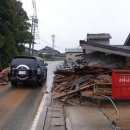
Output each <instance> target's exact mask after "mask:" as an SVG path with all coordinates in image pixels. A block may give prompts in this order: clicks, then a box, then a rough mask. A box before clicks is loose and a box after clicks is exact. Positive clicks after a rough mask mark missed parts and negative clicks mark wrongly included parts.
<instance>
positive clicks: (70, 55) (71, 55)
mask: <svg viewBox="0 0 130 130" xmlns="http://www.w3.org/2000/svg"><path fill="white" fill-rule="evenodd" d="M82 54H83V50H82V49H81V48H68V49H66V60H67V61H68V60H70V61H76V60H78V59H81V58H82Z"/></svg>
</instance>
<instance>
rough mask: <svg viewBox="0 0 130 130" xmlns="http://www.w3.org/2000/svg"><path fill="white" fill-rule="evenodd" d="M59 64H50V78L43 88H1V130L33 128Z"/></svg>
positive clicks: (21, 86)
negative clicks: (55, 68) (41, 102)
mask: <svg viewBox="0 0 130 130" xmlns="http://www.w3.org/2000/svg"><path fill="white" fill-rule="evenodd" d="M57 64H59V62H48V77H47V80H46V81H45V83H44V84H43V86H42V87H36V86H35V84H29V85H27V84H26V85H25V84H19V85H18V86H17V87H11V85H10V84H8V85H7V86H4V87H0V130H28V129H29V128H30V127H31V124H32V122H33V119H34V117H35V115H36V113H37V109H38V107H39V104H40V101H41V99H42V97H43V95H44V93H45V92H46V91H49V90H50V88H51V86H52V81H53V70H54V67H55V66H56V65H57ZM46 88H47V90H46Z"/></svg>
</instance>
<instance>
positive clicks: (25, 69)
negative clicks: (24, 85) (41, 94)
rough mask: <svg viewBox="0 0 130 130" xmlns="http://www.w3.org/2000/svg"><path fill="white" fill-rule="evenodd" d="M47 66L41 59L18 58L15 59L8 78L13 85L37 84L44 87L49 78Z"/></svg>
mask: <svg viewBox="0 0 130 130" xmlns="http://www.w3.org/2000/svg"><path fill="white" fill-rule="evenodd" d="M46 65H47V64H45V63H44V61H43V59H42V58H40V57H31V56H16V57H14V58H13V60H12V62H11V65H10V69H9V74H8V78H9V80H10V81H11V85H13V86H15V85H17V82H35V83H38V84H39V85H42V82H43V80H44V79H46V77H47V67H46Z"/></svg>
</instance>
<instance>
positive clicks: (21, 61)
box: [11, 58, 37, 67]
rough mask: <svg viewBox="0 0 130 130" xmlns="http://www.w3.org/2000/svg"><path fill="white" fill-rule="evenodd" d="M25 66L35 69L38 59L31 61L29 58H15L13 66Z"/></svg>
mask: <svg viewBox="0 0 130 130" xmlns="http://www.w3.org/2000/svg"><path fill="white" fill-rule="evenodd" d="M20 64H25V65H28V66H29V67H35V66H36V65H37V62H36V59H29V58H15V59H13V61H12V63H11V65H20Z"/></svg>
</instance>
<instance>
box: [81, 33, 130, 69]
mask: <svg viewBox="0 0 130 130" xmlns="http://www.w3.org/2000/svg"><path fill="white" fill-rule="evenodd" d="M110 38H111V36H110V34H106V33H103V34H88V35H87V40H80V46H81V47H82V49H83V52H84V59H85V60H86V61H87V62H88V64H101V65H105V66H108V67H111V68H129V63H130V46H129V45H130V35H129V36H128V38H127V40H126V41H125V44H124V45H110Z"/></svg>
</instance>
